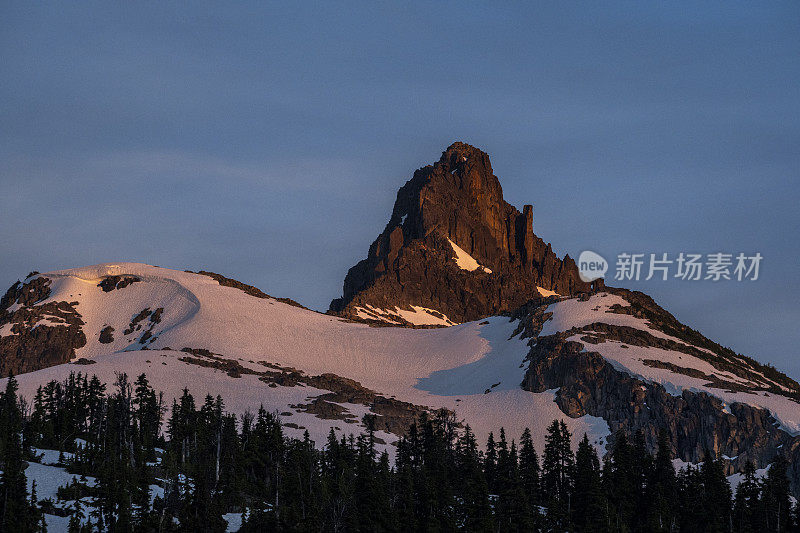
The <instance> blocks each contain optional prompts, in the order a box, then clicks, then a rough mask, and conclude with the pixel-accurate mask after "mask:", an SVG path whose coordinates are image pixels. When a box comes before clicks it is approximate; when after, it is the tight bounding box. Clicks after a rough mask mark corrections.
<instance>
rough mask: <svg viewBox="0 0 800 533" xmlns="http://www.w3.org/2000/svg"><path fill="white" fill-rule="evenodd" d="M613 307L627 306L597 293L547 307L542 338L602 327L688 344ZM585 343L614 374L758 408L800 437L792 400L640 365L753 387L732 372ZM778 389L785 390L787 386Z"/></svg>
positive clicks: (680, 356) (642, 350)
mask: <svg viewBox="0 0 800 533" xmlns="http://www.w3.org/2000/svg"><path fill="white" fill-rule="evenodd" d="M613 305H620V306H622V307H627V306H629V305H630V304H629V303H628V302H627V301H626V300H625V299H623V298H622V297H620V296H617V295H614V294H609V293H600V294H595V295H593V296H592V297H591V298H589V299H588V300H587V301H580V300H579V299H577V298H572V299H569V300H564V301H561V302H558V303H555V304H552V305H550V306H549V307H548V308H547V310H546V312H550V313H553V316H552V318H551V319H550V320H549V321H547V322H545V324H544V327H543V328H542V332H541V333H540V335H541V336H543V335H552V334H554V333H557V332H563V331H569V330H570V329H572V328H580V327H584V326H587V325H589V324H593V323H597V322H600V323H605V324H610V325H615V326H628V327H632V328H636V329H640V330H643V331H646V332H648V333H650V334H651V335H653V336H655V337H660V338H663V339H669V340H674V341H676V342H679V343H681V344H686V343H685V342H684V341H682V340H680V339H677V338H675V337H672V336H670V335H667V334H665V333H663V332H661V331H659V330H657V329H655V328H653V327H652V326H651V324H650V323H649V322H647V321H646V320H643V319H640V318H636V317H633V316H630V315H624V314H619V313H613V312H609V310H610V308H611V307H612V306H613ZM585 334H586V333H581V334H578V335H573V336H571V337H569V340H572V341H576V342H581V343H582V341H581V337H582V336H584V335H585ZM583 344H584V350H585V351H592V352H599V353H600V354H601V355H602V356H603V358H605V359H606V360H607V361H609V362H610V363H611V364H612V365H613V366H614V368H616V369H617V370H621V371H624V372H627V373H628V374H630V375H632V376H634V377H637V378H640V379H642V380H644V381H647V382H650V383H658V384H660V385H662V386H663V387H664V388H665V389H666V391H667V392H668V393H670V394H672V395H675V396H680V395H681V393H682V392H683V391H684V390H688V391H691V392H706V393H708V394H710V395H712V396H716V397H717V398H720V399H721V400H723V402H725V403H727V404H732V403H737V402H739V403H745V404H748V405H752V406H756V407H762V408H764V409H767V410H769V411H770V413H771V414H772V415H773V416H774V417H775V418H776V420H778V422H779V423H780V426H781V428H782V429H783V430H784V431H786V432H787V433H790V434H792V435H798V434H800V404H798V403H797V402H796V401H794V400H792V399H791V398H788V397H786V396H781V395H777V394H770V393H767V392H764V391H757V392H732V391H728V390H725V389H721V388H717V387H709V386H708V384H709V380H708V379H703V378H699V377H693V376H689V375H686V374H680V373H676V372H673V371H671V370H669V369H667V368H658V367H653V366H649V365H646V364H645V363H644V362H645V361H647V360H655V361H660V362H664V363H671V364H673V365H676V366H679V367H682V368H688V369H693V370H698V371H700V372H702V373H704V374H706V375H708V376H712V377H716V378H719V379H721V380H724V381H728V382H734V383H737V384H742V385H753V383H752V382H751V381H750V380H747V379H745V378H742V377H741V376H737V375H736V374H733V373H732V372H729V371H725V370H720V369H718V368H716V367H715V366H713V365H712V364H711V363H709V362H708V361H706V360H704V359H700V358H698V357H695V356H692V355H690V354H687V353H684V352H678V351H672V350H664V349H661V348H656V347H649V346H628V345H625V344H623V343H621V342H616V341H611V340H607V341H605V342H601V343H599V344H586V343H583ZM698 349H700V350H701V351H705V352H708V350H705V349H703V348H698ZM759 375H760V376H761V378H763V380H762V381H763V382H765V383H773V382H772V380H770V379H769V378H767V377H766V376H763V374H759ZM782 388H783V389H785V387H782Z"/></svg>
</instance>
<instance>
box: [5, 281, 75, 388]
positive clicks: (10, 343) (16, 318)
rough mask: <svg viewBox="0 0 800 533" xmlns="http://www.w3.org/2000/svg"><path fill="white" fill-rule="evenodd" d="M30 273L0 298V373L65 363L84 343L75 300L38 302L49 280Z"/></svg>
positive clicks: (43, 297)
mask: <svg viewBox="0 0 800 533" xmlns="http://www.w3.org/2000/svg"><path fill="white" fill-rule="evenodd" d="M32 274H33V273H32ZM33 275H34V276H35V277H33V278H31V277H29V278H26V282H25V283H22V282H19V281H18V282H17V283H15V284H14V285H12V286H11V288H10V289H8V291H7V292H6V294H5V295H4V296H3V298H2V299H0V377H5V376H8V375H9V374H10V373H13V374H21V373H23V372H32V371H34V370H39V369H40V368H46V367H49V366H54V365H58V364H62V363H67V362H69V361H70V360H71V359H72V358H74V357H75V350H76V349H77V348H81V347H82V346H84V345H85V344H86V335H85V334H84V332H83V330H82V326H83V325H84V322H83V320H81V315H80V314H79V313H78V311H77V310H76V309H75V306H76V305H77V302H66V301H63V302H46V303H40V302H43V301H44V300H46V299H47V298H49V297H50V283H51V281H50V279H48V278H46V277H44V276H36V275H35V274H33Z"/></svg>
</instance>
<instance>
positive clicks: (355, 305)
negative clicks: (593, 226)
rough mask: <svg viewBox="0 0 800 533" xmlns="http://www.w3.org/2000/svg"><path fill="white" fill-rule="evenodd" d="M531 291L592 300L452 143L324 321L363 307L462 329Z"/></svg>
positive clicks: (569, 265) (408, 188)
mask: <svg viewBox="0 0 800 533" xmlns="http://www.w3.org/2000/svg"><path fill="white" fill-rule="evenodd" d="M453 244H455V246H453ZM459 249H460V250H459ZM537 287H542V288H543V289H547V290H551V291H554V292H556V293H558V294H562V295H572V294H576V293H580V292H587V291H591V290H592V287H591V285H590V284H589V283H585V282H583V281H582V280H581V279H580V277H579V276H578V270H577V268H576V265H575V262H574V261H573V260H572V258H570V257H569V256H566V257H564V259H563V260H562V259H559V258H558V257H557V256H556V255H555V253H553V250H552V249H551V247H550V245H549V244H547V243H545V242H544V241H543V240H542V239H540V238H539V237H537V236H536V235H535V234H534V233H533V207H532V206H530V205H526V206H525V207H524V209H523V211H522V212H521V213H520V212H519V211H518V210H517V209H516V208H515V207H514V206H512V205H510V204H509V203H507V202H506V201H505V200H504V199H503V190H502V187H501V186H500V182H499V181H498V179H497V177H496V176H495V175H494V174H493V173H492V165H491V162H490V161H489V156H488V155H486V154H485V153H484V152H482V151H480V150H478V149H477V148H474V147H472V146H469V145H467V144H464V143H460V142H457V143H454V144H453V145H451V146H450V147H449V148H448V149H447V150H446V151H445V152H444V153H443V154H442V157H441V159H439V161H438V162H437V163H435V164H434V165H429V166H426V167H423V168H421V169H419V170H417V171H416V172H415V173H414V177H413V178H412V179H411V180H409V181H408V182H407V183H406V184H405V185H404V186H403V187H402V188H401V189H400V190H399V191H398V193H397V200H396V202H395V205H394V210H393V211H392V216H391V218H390V220H389V223H388V224H387V225H386V228H385V229H384V230H383V233H381V234H380V235H379V236H378V238H377V239H376V240H375V242H373V243H372V246H370V249H369V253H368V255H367V258H366V259H364V260H362V261H360V262H359V263H358V264H356V265H355V266H354V267H353V268H351V269H350V271H349V272H348V273H347V277H346V278H345V281H344V293H343V296H342V297H341V298H338V299H335V300H334V301H333V302H331V306H330V311H331V312H333V313H336V314H340V315H343V316H347V317H353V318H355V317H360V318H365V315H364V314H363V312H361V313H360V311H362V310H364V309H369V308H368V307H366V306H371V307H372V308H373V309H380V310H385V309H393V308H395V307H399V308H406V309H408V308H410V306H420V307H424V308H427V309H431V310H435V311H438V312H439V313H442V314H443V315H445V316H446V317H447V318H449V319H450V320H451V321H456V322H464V321H468V320H475V319H478V318H481V317H485V316H489V315H493V314H497V313H500V312H503V311H510V310H513V309H515V308H517V307H519V306H520V305H522V304H523V303H525V302H526V301H527V300H529V299H530V298H532V297H534V296H536V295H538V294H539V292H538V289H537Z"/></svg>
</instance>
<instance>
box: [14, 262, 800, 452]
mask: <svg viewBox="0 0 800 533" xmlns="http://www.w3.org/2000/svg"><path fill="white" fill-rule="evenodd" d="M29 287H30V288H29ZM37 287H38V289H37ZM44 289H48V290H47V291H45V290H44ZM15 290H16V292H15V293H14V294H13V297H11V298H9V297H7V298H6V299H5V306H6V308H7V311H2V310H0V335H2V338H0V343H2V342H6V341H9V340H11V341H13V340H15V339H16V338H19V339H22V337H23V336H24V335H26V334H27V335H30V336H33V337H36V335H35V334H36V330H37V328H44V329H47V330H56V329H58V328H61V327H66V326H64V324H62V323H61V322H62V321H64V320H68V321H71V324H72V325H71V326H70V327H73V328H76V327H80V331H81V332H82V334H84V335H85V338H86V342H85V344H80V343H78V344H75V345H74V346H75V348H74V350H75V351H74V357H72V361H71V362H64V361H58V362H61V363H63V364H56V365H55V366H49V367H47V368H42V369H40V370H36V371H34V372H28V373H25V374H22V375H20V376H19V377H18V379H19V381H20V388H21V393H22V394H23V395H24V396H27V397H28V398H30V397H32V396H33V394H34V393H35V390H36V388H37V387H38V386H39V385H41V384H43V383H46V382H47V381H49V380H51V379H64V378H65V377H66V376H68V375H69V373H70V372H78V371H82V372H88V373H90V374H97V375H98V376H99V377H100V378H101V379H103V380H104V381H106V382H108V383H112V382H113V381H114V379H115V373H117V372H127V373H128V374H129V375H131V376H135V375H138V374H140V373H143V372H144V373H146V374H147V376H148V377H149V378H150V380H151V382H152V383H153V385H154V387H155V388H156V389H158V390H162V391H164V393H165V395H166V400H167V402H171V399H172V398H173V397H176V396H178V395H180V394H181V392H182V390H183V389H184V388H188V389H189V390H190V391H191V392H192V393H193V394H194V395H195V396H198V397H202V396H205V395H206V394H211V395H221V396H222V397H223V398H224V400H225V402H226V405H227V408H228V409H229V410H231V411H232V412H236V413H244V412H245V411H247V410H251V411H254V410H256V409H257V408H258V407H259V405H264V406H265V407H266V408H267V409H269V410H271V411H275V412H278V413H280V414H281V415H282V417H283V419H284V422H287V423H288V428H289V432H290V433H292V434H294V435H296V436H300V435H302V433H303V431H305V430H308V431H309V433H310V434H311V436H312V438H313V439H314V440H316V441H317V442H322V441H323V440H324V437H325V435H326V434H327V432H328V431H329V430H330V428H334V429H335V430H336V431H339V432H344V433H351V432H359V431H361V430H362V429H363V425H362V419H363V416H364V415H365V414H373V415H377V416H378V420H379V421H383V422H384V424H381V423H379V424H378V427H380V428H382V431H380V432H379V433H378V436H379V437H380V438H381V440H382V441H384V442H385V446H387V447H391V444H392V443H393V442H394V441H395V440H396V439H397V432H398V431H397V429H398V428H399V427H404V426H403V423H404V422H405V421H407V420H410V419H411V418H413V416H415V413H418V412H419V410H420V409H429V410H434V409H439V408H446V409H449V410H452V411H454V412H455V413H456V415H457V417H458V418H459V419H460V420H464V421H465V422H467V423H469V424H470V425H471V426H472V427H473V429H474V430H475V432H476V434H477V436H478V438H479V439H481V440H483V439H485V438H486V437H487V436H488V433H489V432H490V431H497V430H499V428H500V427H504V428H505V429H506V432H507V433H508V435H509V437H510V438H518V437H519V435H520V434H521V433H522V430H523V429H524V428H525V427H530V428H531V430H532V433H533V434H534V436H535V437H536V438H537V445H538V446H539V447H540V448H541V446H543V442H542V441H541V439H542V438H543V435H544V434H545V428H546V426H547V424H548V423H549V422H550V421H552V420H553V419H554V418H559V419H564V420H566V422H567V424H568V426H569V427H570V430H571V431H572V432H573V434H574V435H575V437H576V439H577V438H579V437H581V436H582V435H583V433H584V432H587V433H588V434H589V435H590V436H591V438H592V440H593V441H594V442H596V443H597V444H598V445H600V446H601V447H602V446H603V445H604V444H605V441H606V438H607V436H608V434H609V426H608V424H607V422H606V421H604V420H603V419H602V418H598V417H593V416H589V415H586V414H584V415H583V416H577V415H576V417H574V418H570V417H567V416H565V414H564V411H562V409H564V408H565V405H564V404H563V402H562V403H557V401H556V400H557V399H558V396H557V395H562V394H563V393H564V390H561V391H560V392H559V391H557V390H556V387H559V386H560V385H553V386H547V387H539V388H538V389H534V388H532V387H526V388H528V389H530V390H537V391H538V392H530V390H523V388H522V384H523V381H525V380H529V379H530V377H531V376H530V375H529V374H528V372H530V370H529V364H530V363H529V361H528V360H527V358H528V357H529V352H530V354H531V355H530V356H531V357H532V353H533V352H531V346H533V347H534V351H535V349H536V346H537V345H539V344H542V342H543V340H544V339H546V338H554V337H561V338H563V341H565V342H566V341H574V342H578V343H580V344H581V345H582V346H583V351H584V352H594V353H599V354H600V355H601V356H602V357H603V358H604V359H605V360H606V361H607V362H609V363H610V364H611V365H612V366H613V368H615V369H616V370H618V371H622V372H624V373H626V374H628V375H630V376H633V377H635V378H637V379H640V380H642V382H644V383H652V384H658V385H661V386H663V387H664V389H665V390H666V391H667V392H668V393H669V394H672V395H680V394H681V393H682V392H683V391H691V392H704V393H708V394H710V395H712V396H714V397H716V398H719V399H721V400H722V402H723V405H724V407H723V409H724V410H725V412H727V413H730V406H731V405H733V404H735V403H737V402H738V403H744V404H747V405H752V406H755V407H759V408H764V409H767V410H768V411H769V413H771V414H772V416H773V417H774V418H775V419H776V420H777V423H778V424H779V425H780V428H782V429H783V430H784V431H785V433H786V434H788V435H796V434H798V433H800V404H798V403H797V402H796V401H795V399H794V398H795V397H797V384H796V383H794V382H793V381H792V380H790V379H788V378H786V377H785V376H781V375H780V374H779V373H777V372H775V371H774V369H772V372H770V371H769V368H768V367H763V366H760V365H758V364H757V363H755V362H754V361H752V360H750V359H748V358H744V357H742V356H737V355H736V354H733V352H730V351H729V350H728V351H726V350H725V349H723V348H722V347H720V346H718V345H716V344H714V343H711V342H710V341H708V340H707V339H705V338H704V337H702V336H701V335H699V334H697V333H696V332H693V330H690V329H688V328H686V327H685V326H682V325H680V324H679V323H677V321H675V319H674V317H672V316H671V315H669V314H668V313H666V312H664V311H663V310H661V309H660V308H657V306H655V304H652V308H651V307H647V306H648V305H650V304H646V305H645V304H642V302H641V301H639V300H637V298H640V297H639V296H636V297H634V296H635V295H633V293H626V292H620V291H617V292H614V290H611V291H610V292H601V293H598V294H594V295H592V296H591V297H589V298H561V299H559V297H558V296H557V295H553V294H549V293H548V294H543V296H547V297H549V298H551V299H550V300H547V302H554V303H550V305H546V304H545V306H544V307H542V306H540V307H539V311H540V312H541V313H542V321H541V331H537V332H535V333H536V337H535V338H522V337H523V334H524V333H525V332H528V333H530V328H528V327H527V326H525V324H524V323H523V322H521V321H520V320H525V318H524V317H523V318H521V319H514V320H512V319H510V318H508V317H504V316H498V317H489V318H486V319H482V320H478V321H473V322H467V323H464V324H456V325H449V324H451V322H450V321H449V320H448V319H447V318H446V317H441V316H438V315H437V314H436V312H435V311H432V310H428V309H424V308H412V309H411V310H402V309H397V310H395V313H398V316H402V317H403V318H404V319H406V320H407V317H410V318H413V317H411V314H412V313H413V314H417V315H419V316H418V317H417V318H418V319H419V320H422V319H423V318H424V319H425V320H423V321H422V322H423V323H426V321H427V324H430V325H439V326H447V325H449V326H448V327H438V328H423V329H413V328H407V327H396V326H394V325H388V326H382V327H375V325H374V323H372V324H370V323H364V322H357V321H351V320H347V319H343V318H339V317H335V316H331V315H326V314H321V313H317V312H314V311H311V310H308V309H305V308H302V307H300V306H298V305H293V304H292V303H290V302H286V301H281V300H278V299H275V298H271V297H268V296H267V295H265V294H264V293H261V292H260V291H258V290H257V289H255V288H253V287H249V286H246V285H243V284H240V283H238V282H235V281H234V280H229V279H227V278H223V277H221V276H218V275H214V274H208V273H206V274H197V273H191V272H180V271H175V270H169V269H164V268H158V267H153V266H148V265H144V264H138V263H120V264H102V265H95V266H91V267H86V268H78V269H71V270H63V271H57V272H50V273H46V274H39V275H35V276H32V277H31V278H28V279H26V280H25V284H23V285H20V286H17V288H16V289H15ZM37 290H38V291H41V293H42V294H47V296H46V298H44V299H41V298H40V299H39V301H33V300H34V299H35V298H36V297H35V296H30V297H27V296H26V294H27V292H26V291H32V292H31V294H33V293H34V292H35V291H37ZM648 301H649V300H648ZM650 302H651V301H650ZM653 309H656V311H653ZM11 311H13V312H11ZM367 311H368V313H367V315H366V316H365V318H373V316H374V315H379V314H380V313H379V310H376V309H369V310H367ZM48 313H55V314H53V315H52V316H51V315H50V314H48ZM401 313H405V314H401ZM648 313H650V314H648ZM654 313H655V314H654ZM659 313H661V314H659ZM526 316H528V315H526ZM64 317H66V318H64ZM647 317H649V319H648V318H647ZM78 319H79V320H78ZM407 321H408V322H411V320H407ZM81 322H82V324H81ZM15 336H18V337H15ZM6 344H7V345H10V346H16V345H15V344H14V343H13V342H11V343H6ZM17 344H20V343H17ZM0 347H1V346H0ZM71 349H72V348H71ZM79 363H82V364H79ZM50 364H53V363H50ZM42 366H47V364H42V365H40V366H39V368H41V367H42ZM347 380H354V381H355V383H354V382H352V381H347ZM587 385H588V384H587ZM584 412H588V411H584ZM572 414H573V415H575V412H572ZM579 414H582V413H579ZM603 416H605V415H603ZM392 417H394V418H392ZM403 417H406V418H403ZM779 444H780V443H779V442H778V441H775V442H773V443H772V444H771V446H778V445H779Z"/></svg>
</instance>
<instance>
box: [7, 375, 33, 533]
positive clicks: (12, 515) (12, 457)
mask: <svg viewBox="0 0 800 533" xmlns="http://www.w3.org/2000/svg"><path fill="white" fill-rule="evenodd" d="M22 422H23V420H22V412H21V410H20V407H19V404H18V401H17V380H16V379H15V378H14V376H13V375H11V376H9V378H8V381H7V382H6V389H5V392H4V393H3V394H2V396H1V397H0V452H2V460H3V473H2V475H0V531H18V532H20V533H25V532H28V531H35V529H36V516H35V515H32V513H30V502H29V501H28V481H27V479H26V477H25V461H24V457H25V451H24V450H23V445H22V425H23V423H22Z"/></svg>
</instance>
